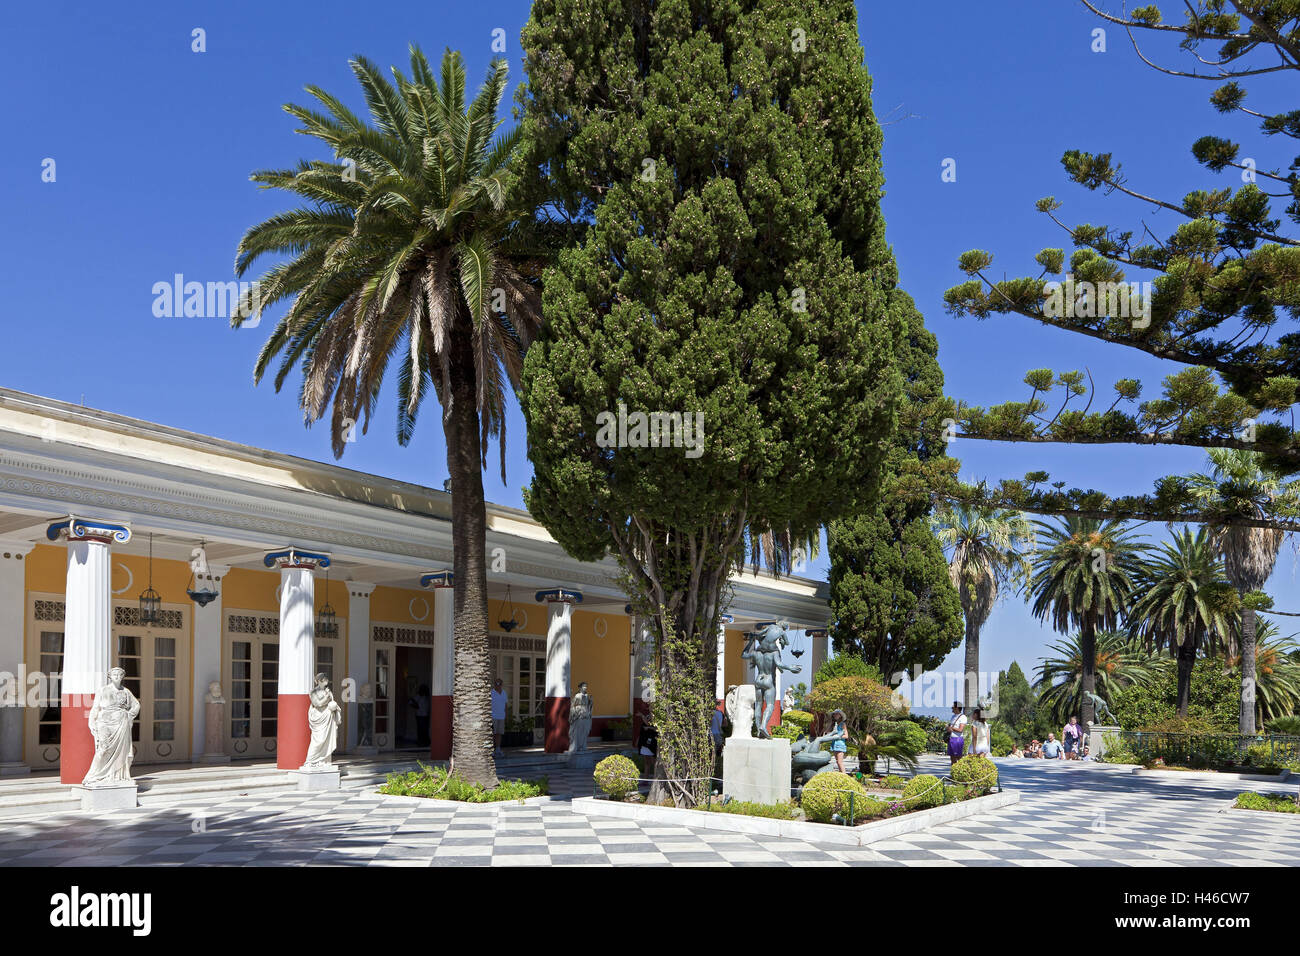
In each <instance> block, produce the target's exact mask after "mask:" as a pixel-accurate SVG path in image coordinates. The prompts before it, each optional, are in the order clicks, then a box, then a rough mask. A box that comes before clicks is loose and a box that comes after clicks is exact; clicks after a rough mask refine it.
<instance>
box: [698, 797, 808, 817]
mask: <svg viewBox="0 0 1300 956" xmlns="http://www.w3.org/2000/svg"><path fill="white" fill-rule="evenodd" d="M696 809H697V810H707V811H709V812H710V813H736V814H740V815H741V816H746V817H768V818H770V819H774V820H796V819H798V818H799V812H798V809H797V808H796V806H795V802H794V801H793V800H787V801H786V802H785V803H749V802H747V801H745V800H731V801H728V802H727V803H723V802H722V801H720V800H716V801H711V802H709V803H701V804H700V805H699V806H698V807H696Z"/></svg>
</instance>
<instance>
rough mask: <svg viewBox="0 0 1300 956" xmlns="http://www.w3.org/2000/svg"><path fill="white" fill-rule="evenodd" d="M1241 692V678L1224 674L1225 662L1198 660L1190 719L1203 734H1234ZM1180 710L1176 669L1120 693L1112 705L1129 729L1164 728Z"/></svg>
mask: <svg viewBox="0 0 1300 956" xmlns="http://www.w3.org/2000/svg"><path fill="white" fill-rule="evenodd" d="M1238 693H1239V688H1238V686H1237V677H1236V675H1235V674H1234V673H1232V672H1228V673H1226V674H1225V673H1224V670H1223V662H1222V661H1219V660H1214V659H1210V658H1203V659H1201V660H1198V661H1197V662H1196V663H1195V664H1194V665H1193V667H1192V679H1191V696H1190V699H1189V710H1188V716H1189V717H1191V718H1192V719H1193V720H1194V721H1197V722H1198V723H1197V724H1196V725H1195V726H1197V727H1199V728H1200V729H1201V730H1203V731H1211V732H1218V733H1230V732H1233V731H1235V730H1236V729H1237V715H1238V707H1237V699H1238ZM1177 707H1178V674H1177V672H1176V671H1175V669H1174V668H1172V667H1167V668H1164V669H1163V670H1162V672H1161V673H1160V675H1159V676H1158V677H1157V678H1156V679H1155V680H1154V681H1151V682H1150V683H1148V684H1141V685H1133V686H1130V687H1125V688H1124V689H1122V690H1120V691H1119V692H1118V693H1117V694H1116V695H1115V700H1114V701H1113V702H1112V705H1111V709H1112V710H1114V711H1115V716H1116V718H1117V719H1118V721H1119V724H1120V726H1121V727H1124V728H1125V729H1126V730H1143V729H1146V728H1149V727H1159V726H1162V725H1164V722H1166V721H1169V720H1172V719H1173V718H1174V717H1175V716H1176V712H1177Z"/></svg>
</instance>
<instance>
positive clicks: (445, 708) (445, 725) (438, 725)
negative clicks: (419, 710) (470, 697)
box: [429, 695, 452, 760]
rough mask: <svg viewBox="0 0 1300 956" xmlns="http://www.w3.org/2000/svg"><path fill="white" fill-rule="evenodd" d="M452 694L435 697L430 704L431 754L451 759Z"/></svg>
mask: <svg viewBox="0 0 1300 956" xmlns="http://www.w3.org/2000/svg"><path fill="white" fill-rule="evenodd" d="M451 714H452V710H451V696H450V695H448V696H446V697H434V698H431V699H430V705H429V756H430V757H431V758H432V759H434V760H450V759H451Z"/></svg>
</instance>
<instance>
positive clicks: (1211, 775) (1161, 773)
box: [1133, 767, 1291, 783]
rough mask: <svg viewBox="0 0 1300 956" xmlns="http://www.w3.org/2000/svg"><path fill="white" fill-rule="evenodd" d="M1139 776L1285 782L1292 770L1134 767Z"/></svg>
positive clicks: (1172, 778) (1171, 778)
mask: <svg viewBox="0 0 1300 956" xmlns="http://www.w3.org/2000/svg"><path fill="white" fill-rule="evenodd" d="M1133 773H1134V774H1135V775H1136V776H1139V777H1153V778H1156V779H1159V778H1160V777H1166V778H1168V779H1170V780H1249V781H1252V782H1255V783H1283V782H1285V781H1287V780H1289V779H1290V778H1291V771H1290V770H1283V771H1282V772H1281V773H1241V772H1239V771H1236V770H1159V769H1155V768H1148V767H1134V768H1133Z"/></svg>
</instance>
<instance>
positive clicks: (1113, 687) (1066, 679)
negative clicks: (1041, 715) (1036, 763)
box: [1034, 631, 1168, 723]
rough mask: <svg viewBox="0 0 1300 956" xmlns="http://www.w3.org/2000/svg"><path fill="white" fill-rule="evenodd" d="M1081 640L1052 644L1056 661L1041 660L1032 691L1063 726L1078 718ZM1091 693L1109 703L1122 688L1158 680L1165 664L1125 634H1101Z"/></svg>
mask: <svg viewBox="0 0 1300 956" xmlns="http://www.w3.org/2000/svg"><path fill="white" fill-rule="evenodd" d="M1081 643H1082V639H1081V636H1080V635H1079V634H1078V633H1077V632H1076V633H1075V634H1074V636H1073V637H1071V638H1069V639H1067V640H1064V641H1061V642H1060V643H1057V644H1053V645H1051V647H1050V648H1049V649H1050V650H1051V651H1054V652H1055V653H1056V654H1057V655H1058V656H1057V657H1044V658H1041V659H1040V660H1039V663H1038V676H1037V678H1036V679H1035V680H1034V689H1035V690H1037V691H1039V697H1038V703H1039V705H1040V706H1042V707H1044V708H1046V710H1047V712H1048V713H1049V714H1051V716H1052V719H1053V720H1055V721H1057V722H1060V723H1064V722H1065V721H1066V720H1068V719H1069V717H1070V715H1071V714H1078V713H1080V711H1081V709H1082V704H1083V654H1082V653H1081V652H1080V649H1079V648H1080V644H1081ZM1096 648H1097V651H1096V666H1095V668H1094V673H1095V674H1096V677H1095V678H1094V682H1095V690H1094V691H1093V692H1094V693H1095V694H1096V695H1097V696H1098V697H1100V698H1101V699H1102V700H1104V701H1106V703H1107V704H1110V703H1113V702H1114V700H1115V694H1116V692H1118V691H1119V690H1121V689H1122V688H1124V687H1132V686H1134V685H1142V684H1149V683H1151V682H1152V681H1154V680H1155V679H1156V678H1157V677H1159V676H1160V672H1161V671H1162V670H1163V669H1164V665H1166V664H1167V663H1168V662H1167V661H1165V660H1164V659H1163V658H1160V657H1152V656H1151V655H1150V654H1148V653H1147V651H1146V648H1144V647H1143V646H1142V642H1141V641H1140V640H1138V639H1136V638H1134V637H1133V636H1132V635H1130V634H1129V633H1128V632H1126V631H1102V632H1101V633H1099V634H1098V635H1097V636H1096Z"/></svg>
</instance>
